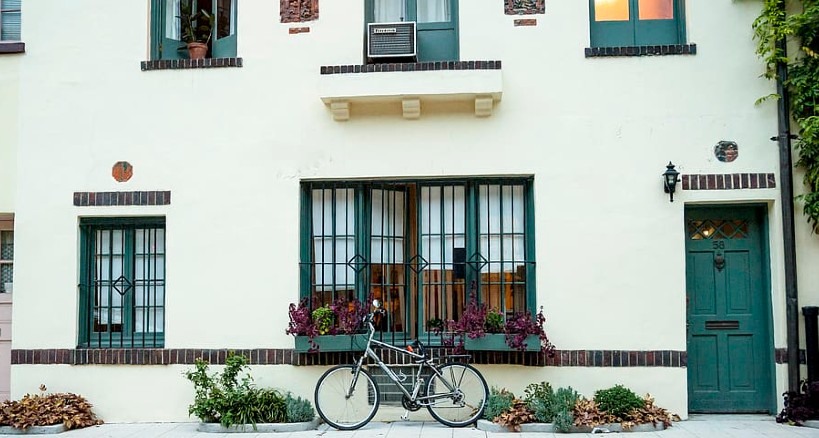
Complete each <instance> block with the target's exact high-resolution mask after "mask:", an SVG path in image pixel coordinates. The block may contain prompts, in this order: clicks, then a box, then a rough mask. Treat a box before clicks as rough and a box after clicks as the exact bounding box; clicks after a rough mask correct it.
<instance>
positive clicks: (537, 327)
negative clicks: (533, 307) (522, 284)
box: [452, 282, 554, 353]
mask: <svg viewBox="0 0 819 438" xmlns="http://www.w3.org/2000/svg"><path fill="white" fill-rule="evenodd" d="M471 289H472V291H471V293H470V295H469V302H468V303H467V305H466V308H465V309H464V312H463V314H461V318H460V319H459V320H458V321H454V322H452V326H453V328H454V330H455V331H456V332H458V333H460V335H461V340H462V341H463V348H464V349H465V350H478V351H480V350H487V351H510V350H517V351H531V352H536V351H542V352H544V353H551V352H552V351H553V350H554V346H553V345H552V344H551V342H549V339H548V338H547V337H546V332H545V331H544V329H543V323H544V322H546V318H545V317H544V316H543V308H542V307H541V308H540V312H538V314H537V317H536V318H535V319H534V320H533V319H532V314H531V313H529V312H526V311H524V312H515V313H514V314H513V315H512V316H510V317H509V318H507V319H506V322H504V321H503V319H504V317H503V314H502V313H500V312H499V311H497V310H491V311H487V309H486V304H484V303H480V304H479V303H478V299H477V296H476V293H475V289H476V287H475V283H474V282H473V284H472V287H471Z"/></svg>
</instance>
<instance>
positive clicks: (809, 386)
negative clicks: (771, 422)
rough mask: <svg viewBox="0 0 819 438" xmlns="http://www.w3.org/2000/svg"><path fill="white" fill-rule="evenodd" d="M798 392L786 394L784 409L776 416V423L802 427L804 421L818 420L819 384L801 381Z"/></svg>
mask: <svg viewBox="0 0 819 438" xmlns="http://www.w3.org/2000/svg"><path fill="white" fill-rule="evenodd" d="M799 389H800V391H799V392H792V391H789V392H786V393H785V394H784V396H785V407H784V408H783V409H782V412H780V413H779V415H777V416H776V422H777V423H790V424H796V425H800V426H801V425H802V423H803V422H804V421H805V420H811V419H816V418H819V382H812V383H808V381H807V380H803V381H802V384H801V385H800V388H799Z"/></svg>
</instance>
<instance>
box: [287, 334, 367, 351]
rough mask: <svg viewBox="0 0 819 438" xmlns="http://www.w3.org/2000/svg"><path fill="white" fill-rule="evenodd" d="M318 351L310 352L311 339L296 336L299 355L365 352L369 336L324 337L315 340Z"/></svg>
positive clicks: (317, 337)
mask: <svg viewBox="0 0 819 438" xmlns="http://www.w3.org/2000/svg"><path fill="white" fill-rule="evenodd" d="M313 343H315V344H316V345H317V346H318V351H310V347H311V346H312V345H311V344H310V338H308V337H307V336H296V352H297V353H324V352H328V351H364V347H366V346H367V335H365V334H360V335H322V336H316V337H314V338H313Z"/></svg>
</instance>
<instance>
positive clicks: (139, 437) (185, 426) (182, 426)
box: [0, 415, 819, 438]
mask: <svg viewBox="0 0 819 438" xmlns="http://www.w3.org/2000/svg"><path fill="white" fill-rule="evenodd" d="M610 435H612V434H610ZM618 435H621V434H618ZM0 436H3V437H13V436H19V435H0ZM56 436H59V437H60V438H153V437H162V438H192V437H196V438H262V437H276V438H316V437H321V438H353V437H354V438H416V437H418V438H420V437H424V438H535V437H537V438H552V437H563V438H580V437H591V436H594V437H600V436H601V434H597V435H592V434H544V433H538V434H511V433H487V432H483V431H480V430H477V429H475V428H471V427H470V428H462V429H452V428H448V427H445V426H442V425H441V424H438V423H435V422H427V421H423V422H421V421H407V422H403V421H399V422H392V423H383V422H373V423H370V424H368V425H366V426H364V427H363V428H361V429H359V430H356V431H350V432H341V431H337V430H335V429H329V430H328V427H327V426H326V425H321V426H319V429H318V430H313V431H308V432H294V433H289V434H288V433H282V434H276V433H270V434H257V433H242V434H236V433H232V434H211V433H202V432H197V431H196V424H195V423H131V424H104V425H102V426H96V427H89V428H85V429H80V430H73V431H69V432H65V433H62V434H59V435H56ZM625 436H626V437H629V436H632V435H630V434H626V435H625ZM633 437H634V438H646V437H667V438H709V437H733V438H762V437H765V438H772V437H773V438H776V437H783V438H784V437H797V438H802V437H817V438H819V429H810V428H805V427H793V426H785V425H781V424H777V423H776V422H775V421H774V419H773V417H769V416H763V415H726V416H719V415H692V416H691V418H690V419H689V420H686V421H681V422H677V423H674V426H673V427H671V428H669V429H668V430H665V431H662V432H645V433H634V434H633Z"/></svg>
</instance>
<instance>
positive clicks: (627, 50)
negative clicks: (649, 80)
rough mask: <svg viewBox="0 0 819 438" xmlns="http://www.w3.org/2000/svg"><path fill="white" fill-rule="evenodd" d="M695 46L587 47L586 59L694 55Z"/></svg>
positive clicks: (695, 51) (695, 52)
mask: <svg viewBox="0 0 819 438" xmlns="http://www.w3.org/2000/svg"><path fill="white" fill-rule="evenodd" d="M696 54H697V45H696V44H671V45H665V46H623V47H587V48H586V58H606V57H614V56H665V55H696Z"/></svg>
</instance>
